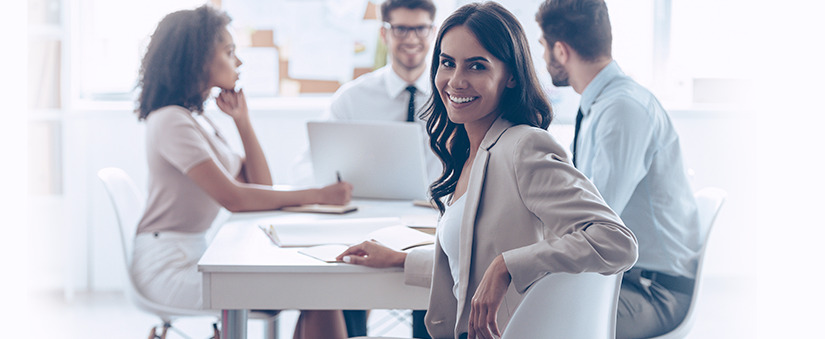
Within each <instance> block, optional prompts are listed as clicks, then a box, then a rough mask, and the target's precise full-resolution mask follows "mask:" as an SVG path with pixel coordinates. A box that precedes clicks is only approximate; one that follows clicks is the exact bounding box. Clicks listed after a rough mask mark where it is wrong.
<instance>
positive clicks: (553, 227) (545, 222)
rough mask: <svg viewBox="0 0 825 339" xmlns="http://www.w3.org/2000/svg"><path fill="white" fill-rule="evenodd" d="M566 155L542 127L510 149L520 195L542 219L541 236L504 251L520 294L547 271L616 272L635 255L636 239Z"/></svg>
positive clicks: (628, 264)
mask: <svg viewBox="0 0 825 339" xmlns="http://www.w3.org/2000/svg"><path fill="white" fill-rule="evenodd" d="M564 154H565V153H564V150H563V148H562V147H561V146H560V145H559V144H558V143H557V142H556V141H555V140H553V138H552V137H551V136H550V135H549V134H548V133H546V132H545V131H543V130H531V131H529V132H528V133H526V134H525V135H524V136H523V137H521V138H520V139H519V141H518V142H517V143H516V146H515V147H514V148H513V155H512V156H513V158H512V161H513V163H514V171H515V176H516V181H517V186H518V191H519V195H520V197H521V200H522V202H523V203H524V205H525V206H526V207H527V209H528V210H530V212H532V213H533V214H534V215H535V216H536V217H537V218H539V219H540V220H541V224H542V230H541V232H542V235H543V240H541V241H539V242H537V243H535V244H532V245H528V246H524V247H520V248H516V249H512V250H509V251H506V252H504V253H503V256H504V260H505V263H506V265H507V269H508V270H509V272H510V275H511V277H512V282H513V284H514V287H515V288H516V289H517V291H519V292H520V293H523V292H524V291H526V290H527V288H528V287H530V285H532V283H533V282H535V281H536V280H538V279H539V278H541V277H543V276H544V275H546V274H547V273H554V272H567V273H580V272H598V273H602V274H615V273H619V272H623V271H625V270H627V269H629V268H630V267H631V266H632V265H633V264H634V263H635V262H636V259H637V257H638V249H637V243H636V237H635V236H634V235H633V233H632V232H631V231H630V230H629V229H628V228H627V227H626V226H625V225H624V224H623V223H622V221H621V219H620V218H619V216H618V215H616V213H615V212H613V210H611V209H610V207H608V206H607V204H606V203H605V202H604V200H603V199H602V197H601V195H600V194H599V192H598V190H596V188H595V186H593V184H592V183H591V182H590V181H589V180H587V178H586V177H585V176H584V175H582V174H581V173H580V172H579V171H577V170H576V169H575V168H574V167H573V166H572V165H571V164H570V163H569V162H567V160H566V158H565V157H564Z"/></svg>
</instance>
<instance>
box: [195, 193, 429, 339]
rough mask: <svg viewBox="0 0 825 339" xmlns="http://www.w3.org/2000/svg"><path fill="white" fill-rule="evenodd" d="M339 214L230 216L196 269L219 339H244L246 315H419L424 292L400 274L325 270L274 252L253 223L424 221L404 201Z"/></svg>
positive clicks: (420, 211)
mask: <svg viewBox="0 0 825 339" xmlns="http://www.w3.org/2000/svg"><path fill="white" fill-rule="evenodd" d="M353 204H355V205H356V206H358V211H356V212H351V213H347V214H341V215H327V214H317V213H290V212H282V211H270V212H244V213H234V214H232V216H231V217H230V218H229V220H228V221H227V222H226V223H225V224H224V225H223V227H221V229H220V230H219V231H218V233H217V234H216V235H215V238H214V239H213V240H212V242H211V244H210V245H209V247H208V248H207V249H206V252H205V253H204V254H203V256H202V257H201V259H200V261H199V262H198V271H200V272H201V273H202V274H203V298H204V308H206V309H215V310H221V318H222V319H221V322H222V326H223V337H224V338H228V339H240V338H246V322H247V315H248V310H250V309H311V310H323V309H326V310H335V309H426V308H427V303H428V295H429V290H428V289H426V288H421V287H416V286H408V285H405V284H404V273H403V270H402V269H401V268H388V269H374V268H369V267H363V266H356V265H349V264H343V263H325V262H323V261H320V260H318V259H315V258H312V257H309V256H306V255H304V254H301V253H298V248H280V247H278V246H276V245H274V244H273V243H272V242H271V241H270V240H269V238H267V237H266V235H265V234H264V232H262V231H261V230H260V229H259V228H258V225H259V224H273V223H284V224H292V223H305V222H306V223H311V222H312V221H322V220H334V219H352V218H379V217H404V216H427V215H429V216H432V215H434V214H436V213H437V211H436V210H434V209H431V208H426V207H418V206H414V205H413V204H412V202H410V201H390V200H355V201H353Z"/></svg>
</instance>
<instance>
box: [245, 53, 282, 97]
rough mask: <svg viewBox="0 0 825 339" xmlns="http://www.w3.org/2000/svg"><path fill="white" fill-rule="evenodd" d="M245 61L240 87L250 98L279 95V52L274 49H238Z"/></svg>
mask: <svg viewBox="0 0 825 339" xmlns="http://www.w3.org/2000/svg"><path fill="white" fill-rule="evenodd" d="M237 53H238V58H240V59H241V60H243V65H242V66H241V69H240V71H241V74H240V79H239V81H238V86H239V87H241V88H243V89H244V93H245V94H246V95H247V96H249V97H253V96H275V95H277V94H278V51H277V50H276V49H275V48H274V47H243V48H238V52H237Z"/></svg>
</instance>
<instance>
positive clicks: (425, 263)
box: [404, 246, 435, 288]
mask: <svg viewBox="0 0 825 339" xmlns="http://www.w3.org/2000/svg"><path fill="white" fill-rule="evenodd" d="M434 256H435V248H434V247H433V246H426V247H416V248H413V249H412V250H410V252H408V253H407V258H406V259H405V260H404V283H405V284H407V285H412V286H420V287H426V288H430V284H431V283H432V279H433V261H434Z"/></svg>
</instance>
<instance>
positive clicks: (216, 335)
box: [211, 323, 221, 339]
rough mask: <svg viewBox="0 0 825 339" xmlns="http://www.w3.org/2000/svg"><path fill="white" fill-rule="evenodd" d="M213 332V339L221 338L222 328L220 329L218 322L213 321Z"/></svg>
mask: <svg viewBox="0 0 825 339" xmlns="http://www.w3.org/2000/svg"><path fill="white" fill-rule="evenodd" d="M212 332H213V335H212V338H211V339H221V330H219V329H218V323H212Z"/></svg>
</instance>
